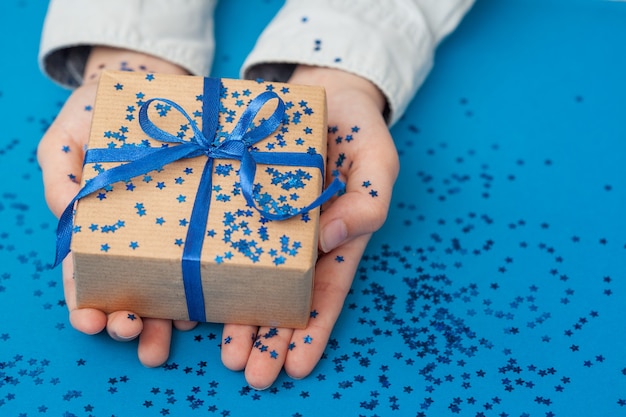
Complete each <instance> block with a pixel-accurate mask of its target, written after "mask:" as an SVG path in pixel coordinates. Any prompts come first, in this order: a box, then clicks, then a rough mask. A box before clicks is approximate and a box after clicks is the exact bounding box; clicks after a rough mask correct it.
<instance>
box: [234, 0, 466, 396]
mask: <svg viewBox="0 0 626 417" xmlns="http://www.w3.org/2000/svg"><path fill="white" fill-rule="evenodd" d="M471 3H472V2H471V0H438V1H434V0H415V1H410V0H395V1H385V2H382V1H379V0H359V1H348V0H319V1H315V2H313V1H304V0H288V1H287V3H286V4H285V6H284V7H283V9H281V11H280V12H279V14H278V15H277V16H276V18H275V19H274V21H273V22H272V23H271V24H270V25H269V27H268V28H267V29H266V31H265V32H264V33H263V34H262V35H261V37H260V38H259V41H258V43H257V45H256V47H255V48H254V50H253V51H252V53H251V54H250V55H249V57H248V59H247V60H246V62H245V64H244V67H243V70H242V74H243V75H244V76H245V77H247V78H264V79H266V80H272V81H289V82H292V83H299V84H316V85H322V86H324V87H325V89H326V92H327V101H328V125H329V135H328V166H327V172H329V175H332V174H333V173H336V174H338V175H340V176H341V177H342V178H343V179H344V180H345V181H346V193H345V194H343V195H341V196H340V197H338V198H337V199H336V200H334V201H333V202H332V203H331V204H330V205H329V206H327V207H325V208H324V211H323V213H322V216H321V218H320V242H319V246H320V249H321V251H322V252H323V254H322V255H321V256H320V258H319V259H318V262H317V265H316V271H315V287H314V292H313V306H312V311H313V312H314V314H312V315H311V319H310V320H309V324H308V326H307V328H306V329H304V330H292V329H279V330H278V336H279V337H276V338H272V341H271V346H270V349H273V350H274V351H275V352H278V357H277V359H271V360H268V358H267V355H264V354H263V353H262V352H261V351H259V349H257V348H255V346H254V345H253V343H252V341H251V338H250V333H252V334H258V335H262V334H265V333H266V332H267V331H268V330H269V329H254V328H249V327H246V326H233V325H226V326H224V338H225V339H228V340H229V343H228V344H224V345H223V347H222V361H223V362H224V364H225V365H226V366H227V367H229V368H231V369H244V368H245V374H246V379H247V380H248V383H249V384H250V385H252V386H253V387H255V388H258V389H262V388H265V387H268V386H270V385H271V384H272V382H273V381H274V379H275V378H276V377H277V375H278V374H279V372H280V370H281V368H282V367H284V368H285V371H286V372H287V373H288V374H289V375H291V376H292V377H295V378H303V377H305V376H306V375H308V374H309V373H310V372H311V371H312V370H313V369H314V367H315V365H316V364H317V362H318V361H319V359H320V358H321V356H322V354H323V352H324V349H325V347H326V343H327V341H328V339H329V337H330V334H331V332H332V329H333V326H334V324H335V322H336V320H337V318H338V316H339V314H340V313H341V310H342V307H343V303H344V300H345V297H346V295H347V294H348V291H349V290H350V287H351V285H352V280H353V277H354V274H355V272H356V270H357V268H358V264H359V261H360V259H361V256H362V255H363V252H364V251H365V248H366V245H367V243H368V241H369V239H370V236H371V235H372V233H373V232H374V231H376V230H377V229H378V228H380V227H381V226H382V224H383V223H384V221H385V219H386V216H387V212H388V209H389V203H390V200H391V192H392V189H393V185H394V182H395V179H396V176H397V175H398V169H399V162H398V156H397V152H396V149H395V146H394V143H393V140H392V138H391V135H390V132H389V129H388V124H390V123H393V122H395V121H396V120H398V118H399V117H400V116H401V114H402V113H403V112H404V109H405V108H406V106H407V105H408V103H409V101H410V100H411V99H412V97H413V95H414V94H415V92H416V91H417V89H418V87H419V86H420V85H421V83H422V82H423V80H424V79H425V77H426V75H427V73H428V71H429V70H430V68H431V66H432V62H433V54H434V50H435V47H436V46H437V44H438V43H439V42H440V41H441V40H442V39H443V37H444V36H445V35H447V34H448V33H449V32H450V31H451V30H452V29H454V27H455V26H456V25H457V23H458V22H459V20H460V19H461V17H462V16H463V14H464V13H465V12H466V11H467V9H468V8H469V6H470V5H471ZM264 343H268V341H265V340H264Z"/></svg>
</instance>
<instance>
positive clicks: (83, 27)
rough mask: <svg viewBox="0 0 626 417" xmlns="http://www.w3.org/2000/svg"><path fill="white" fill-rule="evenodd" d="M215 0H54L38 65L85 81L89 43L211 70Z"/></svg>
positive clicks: (73, 81) (70, 82) (67, 81)
mask: <svg viewBox="0 0 626 417" xmlns="http://www.w3.org/2000/svg"><path fill="white" fill-rule="evenodd" d="M215 3H216V0H51V1H50V4H49V6H48V13H47V15H46V20H45V22H44V27H43V32H42V38H41V44H40V50H39V64H40V67H41V69H42V70H43V71H44V72H45V73H46V74H47V75H48V76H49V77H50V78H52V79H53V80H55V81H56V82H58V83H59V84H61V85H64V86H66V87H76V86H78V85H80V83H81V82H82V75H83V70H84V67H85V62H86V60H87V56H88V54H89V50H90V48H91V46H94V45H105V46H112V47H119V48H126V49H131V50H135V51H139V52H143V53H146V54H150V55H154V56H157V57H160V58H163V59H165V60H168V61H170V62H173V63H175V64H178V65H180V66H182V67H183V68H185V69H187V70H188V71H189V72H191V73H192V74H197V75H208V74H209V71H210V68H211V64H212V61H213V55H214V51H215V42H214V38H213V11H214V8H215Z"/></svg>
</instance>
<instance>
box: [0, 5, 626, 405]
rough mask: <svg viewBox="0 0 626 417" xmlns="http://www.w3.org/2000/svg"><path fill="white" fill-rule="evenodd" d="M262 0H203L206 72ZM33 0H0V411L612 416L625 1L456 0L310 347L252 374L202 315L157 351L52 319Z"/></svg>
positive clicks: (619, 300)
mask: <svg viewBox="0 0 626 417" xmlns="http://www.w3.org/2000/svg"><path fill="white" fill-rule="evenodd" d="M280 5H281V2H280V1H277V0H268V1H262V2H257V4H256V5H255V6H254V7H250V6H249V2H244V1H241V0H238V1H235V0H231V1H223V2H221V3H220V5H219V6H218V9H217V18H216V20H217V29H216V30H217V51H216V56H215V64H214V68H213V75H215V76H220V77H237V76H238V70H239V66H240V65H241V63H242V62H243V59H244V57H245V56H246V53H247V51H249V50H250V48H251V47H252V45H253V44H254V40H255V39H256V37H257V35H258V34H259V33H260V31H261V30H262V29H263V27H264V26H265V25H266V23H267V22H268V21H269V20H270V19H271V17H272V16H273V15H274V13H275V12H276V11H277V10H278V8H279V7H280ZM45 8H46V4H45V2H36V1H32V0H19V1H18V0H8V1H3V2H1V3H0V28H2V29H1V31H2V32H1V33H2V36H0V49H1V50H2V53H3V59H2V65H0V115H1V116H0V117H1V120H2V132H1V134H0V174H1V176H2V181H1V182H0V218H1V219H2V220H1V223H0V259H1V262H0V312H1V315H2V316H1V317H2V320H0V415H2V416H36V415H49V416H118V417H119V416H130V415H133V416H140V415H141V416H164V415H216V416H243V415H251V414H253V413H254V414H260V415H281V416H282V415H284V416H307V417H308V416H318V415H336V414H337V413H338V412H339V410H346V411H342V414H345V415H354V416H447V415H463V416H501V417H505V416H516V417H517V416H622V415H626V343H625V342H626V320H624V311H625V308H626V306H625V304H626V303H625V302H624V301H625V297H626V278H625V272H624V271H625V268H624V267H625V257H624V255H625V252H626V236H625V235H624V230H625V226H626V224H625V216H624V208H625V207H626V204H625V203H626V201H625V199H626V181H625V176H624V174H623V172H622V169H623V166H624V158H625V155H626V147H625V145H624V139H626V127H625V123H624V111H625V109H626V82H625V81H624V74H626V48H625V46H624V45H625V43H624V39H625V38H626V24H625V22H626V3H619V2H601V1H591V0H588V1H582V0H541V1H539V0H525V1H522V0H508V1H496V0H479V1H478V2H477V4H476V5H475V7H474V8H473V9H472V10H471V12H470V13H469V14H468V15H467V17H466V18H465V20H464V21H463V22H462V24H461V26H460V27H459V28H458V30H457V31H456V32H455V33H454V34H453V35H452V36H450V37H449V38H448V39H447V40H446V41H445V42H444V43H443V44H442V45H441V47H440V48H439V50H438V53H437V58H436V65H435V68H434V70H433V71H432V73H431V74H430V76H429V77H428V79H427V81H426V83H425V84H424V86H423V87H422V88H421V89H420V91H419V93H418V94H417V96H416V97H415V99H414V101H413V102H412V103H411V105H410V107H409V109H408V110H407V112H406V114H405V116H404V117H403V118H402V120H401V121H400V122H399V123H398V124H397V125H396V126H394V128H393V131H392V132H393V135H394V137H395V140H396V143H397V146H398V149H399V152H400V155H401V156H400V159H401V164H402V168H401V174H400V178H399V180H398V182H397V185H396V189H395V194H394V198H393V201H392V206H391V210H390V214H389V219H388V221H387V223H386V225H385V226H384V227H383V228H382V229H381V230H380V231H379V232H378V233H377V234H376V235H375V237H374V239H373V240H372V242H371V244H370V245H369V247H368V249H367V252H366V256H365V257H364V258H363V261H362V263H361V266H360V269H359V272H358V273H357V276H356V278H355V281H354V284H353V288H352V292H351V294H350V295H349V297H348V299H347V301H346V307H345V309H344V312H343V314H342V316H341V317H340V320H339V322H338V324H337V326H336V329H335V331H334V333H333V335H332V339H331V343H330V344H329V346H328V348H327V350H326V353H325V355H324V358H323V359H322V361H321V362H320V363H319V365H318V367H317V368H316V369H315V370H314V371H313V373H312V374H311V376H310V377H308V378H307V379H304V380H300V381H293V380H291V379H289V378H288V377H287V376H285V375H281V376H280V377H279V379H278V381H277V382H276V383H275V384H274V386H273V387H272V388H271V389H269V390H266V391H263V392H256V391H253V390H251V389H249V388H248V387H247V385H246V383H245V379H244V377H243V374H241V373H232V372H230V371H227V370H226V369H225V368H223V366H222V365H221V363H220V359H219V355H220V353H219V343H220V340H219V339H220V337H221V326H220V325H216V324H205V325H201V326H199V327H197V328H196V329H194V330H192V331H190V332H187V333H180V332H177V333H175V338H174V341H173V349H172V355H171V357H170V359H169V361H168V363H167V364H166V365H165V366H164V367H161V368H157V369H146V368H144V367H142V366H141V365H140V364H139V363H138V361H137V358H136V344H135V343H134V342H133V343H127V344H121V343H116V342H113V341H111V340H110V339H109V338H108V336H106V335H105V334H101V335H97V336H85V335H82V334H80V333H78V332H76V331H75V330H73V329H72V328H71V326H70V325H69V322H68V320H67V311H66V308H65V306H64V305H63V293H62V283H61V272H60V270H59V269H55V270H51V269H49V263H50V261H51V259H52V257H53V250H54V247H53V246H54V229H55V226H56V220H55V219H54V217H53V216H52V215H51V214H50V213H49V212H48V210H47V208H46V206H45V202H44V199H43V189H42V185H41V179H40V171H39V168H38V166H37V163H36V157H35V149H36V144H37V142H38V140H39V138H40V137H41V135H42V133H43V132H44V131H45V129H46V127H47V126H48V125H49V124H50V122H51V121H52V120H53V118H54V116H55V114H56V113H57V112H58V110H59V109H60V107H61V106H62V104H63V102H64V100H65V98H66V97H67V94H68V92H67V91H64V90H61V89H59V88H58V87H56V86H55V85H53V84H52V83H51V82H50V81H49V80H47V79H46V78H45V77H44V76H43V75H42V74H41V73H40V72H39V70H38V68H37V63H36V55H37V49H38V42H39V36H40V29H41V24H42V21H43V18H44V15H45ZM234 22H237V24H236V25H235V24H234Z"/></svg>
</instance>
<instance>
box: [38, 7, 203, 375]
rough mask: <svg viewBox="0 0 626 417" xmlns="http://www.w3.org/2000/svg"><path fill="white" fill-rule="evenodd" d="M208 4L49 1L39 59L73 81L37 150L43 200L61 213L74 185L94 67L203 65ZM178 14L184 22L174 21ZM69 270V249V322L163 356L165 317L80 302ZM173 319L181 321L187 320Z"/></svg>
mask: <svg viewBox="0 0 626 417" xmlns="http://www.w3.org/2000/svg"><path fill="white" fill-rule="evenodd" d="M214 4H215V1H204V0H190V1H187V2H185V1H183V0H177V1H159V0H157V1H155V0H151V1H140V0H128V1H127V0H111V1H106V2H104V1H97V2H96V1H93V2H89V3H88V4H87V3H85V2H81V1H76V0H53V1H52V2H51V4H50V8H49V12H48V15H47V17H46V22H45V26H44V31H43V37H42V41H41V50H40V63H41V66H42V69H43V70H44V71H45V72H46V73H47V74H48V75H49V76H50V77H51V78H52V79H53V80H55V81H56V82H58V83H60V84H62V85H65V86H67V87H75V90H74V91H73V92H72V94H71V95H70V96H69V98H68V99H67V101H66V102H65V104H64V106H63V108H62V109H61V111H60V112H59V114H58V116H57V117H56V118H55V120H54V122H53V124H52V125H51V126H50V128H49V129H48V131H47V132H46V133H45V135H44V136H43V138H42V139H41V141H40V143H39V147H38V150H37V157H38V161H39V164H40V166H41V168H42V175H43V181H44V188H45V193H46V201H47V203H48V205H49V207H50V209H51V210H52V212H53V213H55V214H56V215H59V214H60V213H61V212H62V211H63V210H64V209H65V207H66V206H67V204H68V203H69V201H71V200H72V198H73V197H74V195H76V193H77V191H78V189H79V185H78V184H79V182H80V174H81V170H82V161H83V157H84V149H85V144H86V143H87V139H88V136H89V127H90V124H91V110H90V109H91V106H92V105H93V102H94V99H95V94H96V81H97V80H98V76H99V73H100V72H101V71H102V70H103V69H105V68H107V69H118V70H119V69H122V70H123V69H126V70H145V71H152V72H168V73H176V74H188V73H190V72H193V73H203V74H204V73H208V69H209V65H210V62H211V59H212V54H213V45H214V43H213V40H212V30H213V26H212V17H211V16H210V14H211V13H212V10H213V6H214ZM164 10H165V12H164ZM176 22H178V23H181V22H182V24H179V25H178V26H180V27H177V25H176ZM172 25H174V26H172ZM158 28H161V30H157V29H158ZM72 272H73V271H72V260H71V255H70V256H69V257H68V258H66V260H65V261H64V263H63V287H64V292H65V299H66V302H67V306H68V310H69V316H70V322H71V324H72V326H73V327H75V328H76V329H77V330H79V331H81V332H83V333H86V334H94V333H98V332H100V331H102V330H103V329H105V328H106V330H107V331H108V333H109V334H110V335H111V337H113V338H114V339H116V340H120V341H127V340H132V339H134V338H136V337H139V346H138V356H139V359H140V361H141V362H142V363H143V364H144V365H146V366H158V365H160V364H162V363H163V362H165V360H167V357H168V355H169V346H170V337H171V331H172V324H171V321H169V320H157V319H143V320H142V319H141V318H139V317H138V316H137V315H134V314H132V312H124V311H119V312H115V313H112V314H109V315H106V314H104V313H103V312H101V311H99V310H95V309H78V308H76V302H75V288H74V279H73V276H72ZM174 324H175V325H176V327H178V328H179V329H188V328H190V327H192V326H193V323H188V322H177V323H174Z"/></svg>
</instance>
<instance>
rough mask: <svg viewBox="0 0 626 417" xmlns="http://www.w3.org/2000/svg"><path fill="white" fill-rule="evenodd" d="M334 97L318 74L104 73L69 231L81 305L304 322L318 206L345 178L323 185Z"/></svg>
mask: <svg viewBox="0 0 626 417" xmlns="http://www.w3.org/2000/svg"><path fill="white" fill-rule="evenodd" d="M325 105H326V104H325V94H324V90H323V89H322V88H318V87H309V86H296V85H289V84H281V83H269V82H261V81H244V80H227V79H221V80H220V79H211V78H202V77H194V76H176V75H166V74H146V73H132V72H105V73H103V75H102V77H101V80H100V83H99V86H98V92H97V98H96V102H95V105H94V107H93V121H92V126H91V134H90V138H89V145H88V150H87V152H86V156H85V163H84V167H83V177H82V185H83V189H82V190H81V192H79V194H78V196H77V197H76V199H75V201H76V202H77V203H76V205H75V208H74V217H73V224H72V222H71V220H68V218H71V214H70V215H64V217H65V218H63V217H62V218H61V223H63V222H65V223H67V224H66V225H65V228H66V229H70V231H69V232H67V233H66V235H68V236H65V237H64V236H63V232H59V235H60V236H61V237H60V238H59V241H63V240H64V239H65V241H66V242H65V243H60V244H59V246H60V247H62V246H64V245H68V244H69V243H67V240H70V239H71V253H72V255H73V262H74V273H75V280H76V296H77V303H78V306H79V307H81V308H83V307H93V308H97V309H100V310H103V311H105V312H111V311H119V310H130V311H133V312H135V313H137V314H139V315H141V316H144V317H158V318H170V319H183V320H187V319H191V320H198V321H210V322H222V323H241V324H253V325H268V326H275V327H277V326H281V327H293V328H302V327H304V326H306V323H307V321H308V318H309V315H310V306H311V296H312V286H313V278H314V270H315V262H316V259H317V242H318V220H319V207H318V206H319V204H321V202H322V201H323V200H325V199H327V198H328V197H329V196H330V195H331V194H333V193H334V192H335V191H336V190H335V191H333V190H331V188H335V189H337V184H336V182H337V181H334V182H333V185H332V186H329V187H328V189H327V190H326V192H324V193H322V189H323V183H324V173H323V164H324V161H325V159H326V134H327V127H326V108H325ZM70 206H71V205H70ZM70 211H72V210H71V207H68V210H66V214H67V213H68V212H70ZM59 229H60V230H61V229H62V226H59ZM58 251H60V252H62V251H63V249H58ZM63 256H64V254H63V253H61V254H60V255H59V253H57V259H58V258H60V257H61V258H62V257H63Z"/></svg>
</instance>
